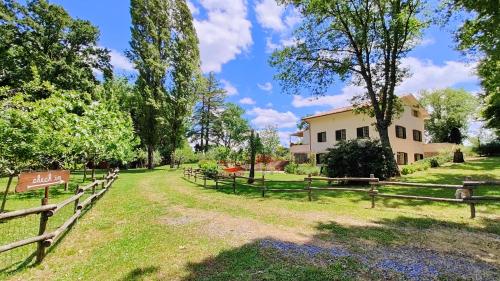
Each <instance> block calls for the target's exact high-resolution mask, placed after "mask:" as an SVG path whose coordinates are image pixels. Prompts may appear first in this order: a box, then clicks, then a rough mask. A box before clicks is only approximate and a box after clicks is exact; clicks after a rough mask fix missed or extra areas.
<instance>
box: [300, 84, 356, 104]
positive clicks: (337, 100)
mask: <svg viewBox="0 0 500 281" xmlns="http://www.w3.org/2000/svg"><path fill="white" fill-rule="evenodd" d="M362 93H363V88H362V87H359V86H354V85H347V86H345V87H344V88H343V89H342V92H341V93H340V94H338V95H325V96H320V97H302V96H299V95H294V96H293V100H292V105H293V107H296V108H301V107H310V106H326V107H333V108H336V107H343V106H348V105H350V104H351V99H352V98H353V97H354V96H355V95H358V94H362Z"/></svg>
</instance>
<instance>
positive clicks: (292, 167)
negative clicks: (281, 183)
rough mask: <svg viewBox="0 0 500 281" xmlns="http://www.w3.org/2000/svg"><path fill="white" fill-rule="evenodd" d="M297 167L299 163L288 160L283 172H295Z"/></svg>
mask: <svg viewBox="0 0 500 281" xmlns="http://www.w3.org/2000/svg"><path fill="white" fill-rule="evenodd" d="M298 167H299V164H297V163H294V162H290V163H288V165H286V166H285V168H284V170H285V173H287V174H295V173H296V172H297V168H298Z"/></svg>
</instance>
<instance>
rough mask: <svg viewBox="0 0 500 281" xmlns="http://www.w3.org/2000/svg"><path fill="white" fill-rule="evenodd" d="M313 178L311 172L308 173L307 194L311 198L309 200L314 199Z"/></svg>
mask: <svg viewBox="0 0 500 281" xmlns="http://www.w3.org/2000/svg"><path fill="white" fill-rule="evenodd" d="M311 185H312V179H311V174H309V175H307V196H308V198H309V201H312V188H311Z"/></svg>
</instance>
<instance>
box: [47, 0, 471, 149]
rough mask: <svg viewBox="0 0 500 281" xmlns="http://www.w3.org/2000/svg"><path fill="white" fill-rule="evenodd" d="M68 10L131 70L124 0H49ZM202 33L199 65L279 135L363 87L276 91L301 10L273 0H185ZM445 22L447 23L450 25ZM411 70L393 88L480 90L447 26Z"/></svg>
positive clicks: (414, 56) (421, 49)
mask: <svg viewBox="0 0 500 281" xmlns="http://www.w3.org/2000/svg"><path fill="white" fill-rule="evenodd" d="M52 2H53V3H57V4H60V5H62V6H63V7H64V8H65V9H66V10H67V11H68V12H69V13H70V14H71V15H72V16H73V17H77V18H81V19H87V20H90V21H91V22H92V23H93V24H95V25H97V26H98V27H99V29H100V31H101V38H100V42H99V44H100V45H101V46H103V47H106V48H109V49H111V50H112V53H111V54H112V64H113V65H114V67H115V72H116V73H118V74H123V75H127V76H131V75H134V72H133V65H132V64H131V63H130V62H128V60H127V59H126V58H125V57H124V55H123V52H124V51H125V50H127V49H128V48H129V39H130V14H129V1H127V0H105V1H103V0H85V1H74V0H53V1H52ZM188 2H189V5H190V8H191V11H192V13H193V16H194V18H195V27H196V29H197V33H198V37H199V39H200V50H201V56H202V69H203V71H204V72H208V71H214V72H215V73H216V74H217V77H218V78H219V79H220V80H221V82H222V84H223V85H224V87H226V89H227V90H228V94H229V96H228V98H227V100H228V101H231V102H234V103H237V104H239V105H240V106H242V107H243V108H244V109H245V110H246V111H247V113H246V114H245V118H247V119H248V120H249V121H250V122H251V124H252V125H253V126H254V127H255V128H262V127H264V126H266V125H276V126H278V128H279V131H280V135H281V137H282V140H283V142H286V139H287V138H286V135H287V134H288V133H290V132H292V131H294V130H295V129H296V127H295V124H296V122H297V121H298V120H299V119H300V117H303V116H305V115H306V114H312V113H316V112H320V111H325V110H329V109H331V108H332V107H339V106H344V105H347V104H349V99H350V97H352V96H353V95H354V94H356V93H358V92H359V91H360V89H359V88H357V87H354V86H350V85H348V84H338V85H335V86H332V87H331V89H330V90H329V92H327V93H325V96H323V97H320V98H317V99H315V98H311V97H310V96H309V94H308V93H307V92H304V93H300V95H296V96H293V95H286V94H283V93H281V89H280V86H279V83H278V82H277V81H274V80H273V75H274V73H275V71H274V69H273V68H271V67H270V66H269V64H268V58H269V55H270V53H271V52H272V50H273V49H275V48H280V47H282V46H285V45H287V44H292V43H293V40H291V31H292V30H293V29H294V27H296V26H297V24H298V23H299V22H300V15H299V14H298V13H297V12H296V11H295V10H293V9H292V8H290V7H282V6H277V5H276V3H275V0H230V1H228V0H190V1H188ZM448 29H449V28H448ZM403 64H404V65H405V66H408V67H409V68H410V70H411V72H412V73H413V75H412V77H410V78H408V79H407V80H406V81H404V82H403V83H402V85H400V86H399V87H398V93H412V94H415V95H418V93H419V92H420V91H422V90H427V89H437V88H444V87H456V88H459V87H462V88H465V89H467V90H470V91H474V92H477V91H479V90H480V87H479V82H478V79H477V77H476V75H475V73H474V64H473V63H470V62H467V61H465V59H464V58H463V57H462V56H461V54H460V53H459V52H457V51H455V50H454V42H453V39H452V35H451V32H450V30H447V28H438V27H432V28H429V29H428V30H426V32H425V34H424V36H423V39H422V41H421V42H420V45H419V46H417V47H416V48H415V49H414V50H413V51H412V52H411V53H410V54H409V56H408V57H407V58H406V59H405V60H404V61H403Z"/></svg>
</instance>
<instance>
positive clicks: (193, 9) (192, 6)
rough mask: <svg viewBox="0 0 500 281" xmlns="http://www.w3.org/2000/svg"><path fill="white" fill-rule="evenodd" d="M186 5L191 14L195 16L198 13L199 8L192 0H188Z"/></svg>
mask: <svg viewBox="0 0 500 281" xmlns="http://www.w3.org/2000/svg"><path fill="white" fill-rule="evenodd" d="M187 5H188V8H189V10H190V11H191V14H192V15H193V16H197V15H199V14H200V9H198V7H196V6H195V4H194V3H193V2H191V1H189V0H188V1H187Z"/></svg>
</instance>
